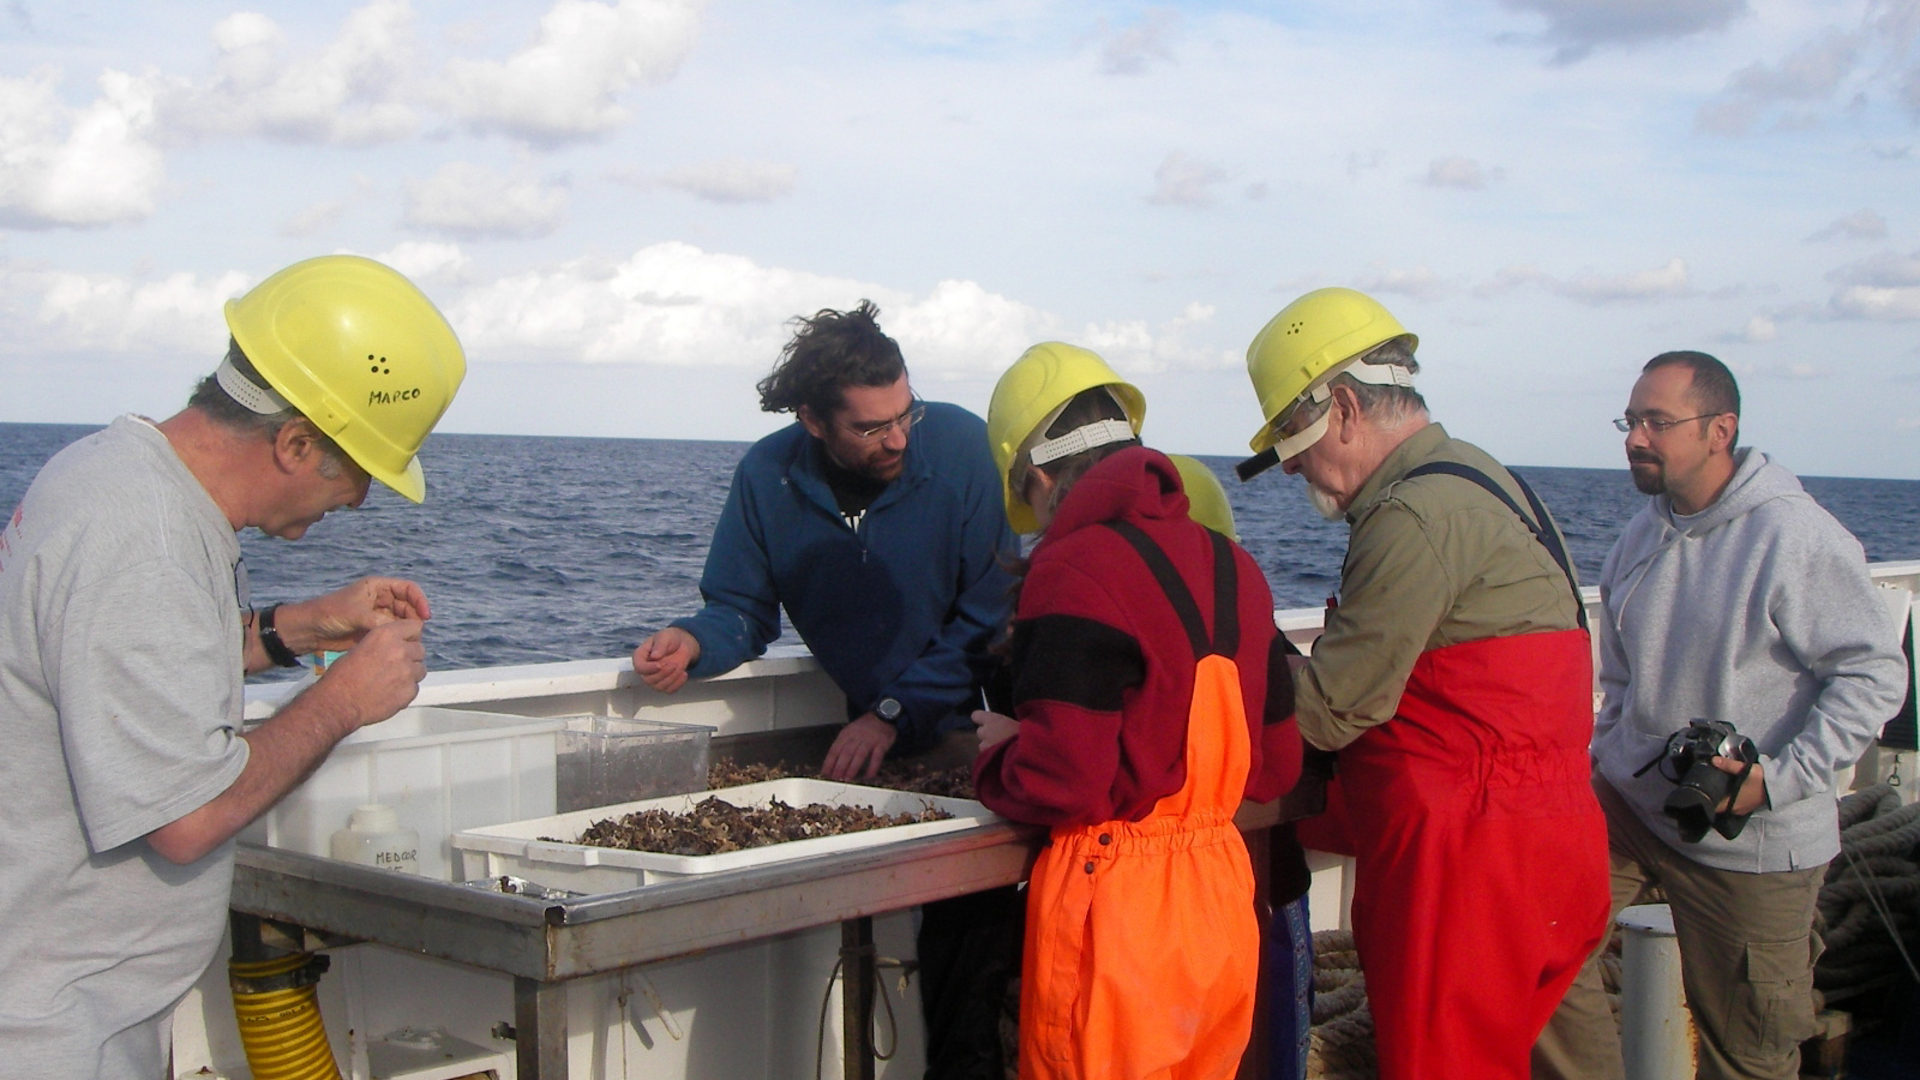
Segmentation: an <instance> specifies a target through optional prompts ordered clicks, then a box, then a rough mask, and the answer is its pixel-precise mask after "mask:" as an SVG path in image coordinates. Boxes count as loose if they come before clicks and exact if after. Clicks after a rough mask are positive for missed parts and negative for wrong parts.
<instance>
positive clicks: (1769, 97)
mask: <svg viewBox="0 0 1920 1080" xmlns="http://www.w3.org/2000/svg"><path fill="white" fill-rule="evenodd" d="M1864 44H1865V40H1864V38H1863V36H1862V35H1860V34H1853V33H1846V32H1843V31H1841V30H1840V29H1838V28H1836V27H1827V28H1826V29H1824V30H1823V31H1822V32H1821V33H1820V35H1819V36H1818V37H1816V38H1814V39H1812V40H1811V41H1806V42H1803V43H1802V44H1800V45H1799V46H1798V47H1796V48H1795V49H1794V50H1793V51H1792V52H1790V53H1788V54H1787V56H1786V58H1785V59H1783V60H1781V61H1780V62H1779V63H1778V64H1771V65H1770V64H1752V65H1749V66H1747V67H1744V68H1741V69H1740V70H1739V71H1736V72H1734V73H1733V75H1732V76H1730V77H1729V78H1728V79H1727V86H1726V89H1724V90H1722V91H1721V92H1720V93H1719V95H1717V96H1716V97H1714V98H1713V99H1712V100H1709V101H1707V102H1706V103H1705V104H1703V105H1701V106H1700V111H1699V113H1698V114H1697V115H1696V117H1695V120H1694V125H1695V127H1697V128H1698V129H1699V130H1701V131H1705V132H1710V133H1712V134H1716V135H1744V134H1746V133H1747V131H1749V130H1750V129H1751V128H1752V127H1753V125H1754V124H1756V123H1758V122H1759V120H1760V118H1761V116H1763V115H1764V114H1765V113H1766V111H1767V110H1768V109H1769V108H1770V107H1772V106H1775V105H1778V104H1782V103H1798V104H1807V103H1818V102H1824V101H1826V100H1828V99H1830V98H1831V97H1832V96H1833V94H1834V91H1835V90H1836V89H1838V88H1839V86H1840V84H1841V83H1842V82H1844V81H1845V80H1846V79H1847V77H1848V76H1849V75H1851V74H1852V73H1853V70H1854V68H1855V66H1856V65H1858V64H1859V62H1860V57H1861V53H1862V50H1863V46H1864ZM1783 123H1784V124H1786V125H1787V126H1790V127H1803V126H1814V125H1815V124H1817V123H1818V118H1817V117H1816V116H1814V115H1811V114H1806V115H1801V114H1795V115H1794V116H1791V117H1788V118H1787V119H1785V120H1783Z"/></svg>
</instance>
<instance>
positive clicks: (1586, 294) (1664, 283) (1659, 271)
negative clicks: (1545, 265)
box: [1475, 257, 1694, 305]
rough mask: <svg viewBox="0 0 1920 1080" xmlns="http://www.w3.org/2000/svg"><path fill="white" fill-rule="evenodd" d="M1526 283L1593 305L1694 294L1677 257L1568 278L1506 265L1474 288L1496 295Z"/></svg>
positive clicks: (1684, 265)
mask: <svg viewBox="0 0 1920 1080" xmlns="http://www.w3.org/2000/svg"><path fill="white" fill-rule="evenodd" d="M1525 285H1536V286H1539V287H1540V288H1542V289H1545V290H1547V291H1548V292H1551V293H1555V294H1557V295H1559V296H1564V297H1566V298H1567V299H1569V300H1577V301H1579V302H1580V303H1583V304H1594V305H1600V304H1614V303H1640V302H1645V301H1649V300H1670V299H1676V298H1679V297H1685V296H1692V295H1693V294H1694V290H1693V287H1692V286H1691V284H1689V282H1688V279H1687V263H1686V260H1684V259H1681V258H1678V257H1675V258H1673V259H1670V260H1668V262H1667V265H1665V266H1661V267H1656V268H1654V269H1651V270H1633V271H1629V272H1627V273H1624V274H1599V273H1594V272H1593V271H1590V270H1583V271H1581V272H1580V273H1578V274H1575V275H1573V276H1572V277H1568V278H1559V277H1555V276H1553V275H1552V274H1549V273H1547V272H1546V271H1544V270H1542V269H1540V268H1539V267H1537V266H1529V265H1516V266H1507V267H1502V268H1501V269H1500V270H1499V271H1497V272H1496V273H1495V274H1494V277H1493V280H1492V281H1489V282H1487V283H1486V284H1484V285H1482V286H1480V287H1479V288H1478V289H1477V290H1475V291H1476V292H1477V293H1478V294H1479V295H1481V296H1497V295H1499V294H1501V293H1504V292H1508V291H1510V290H1512V289H1516V288H1519V287H1521V286H1525Z"/></svg>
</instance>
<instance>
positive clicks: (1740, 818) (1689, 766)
mask: <svg viewBox="0 0 1920 1080" xmlns="http://www.w3.org/2000/svg"><path fill="white" fill-rule="evenodd" d="M1716 757H1723V758H1731V759H1733V760H1734V761H1744V762H1746V764H1747V767H1746V768H1745V769H1743V770H1741V771H1740V772H1738V773H1727V772H1721V771H1720V770H1719V769H1717V768H1714V765H1713V759H1714V758H1716ZM1759 760H1760V752H1759V751H1758V750H1757V749H1755V748H1754V745H1753V740H1752V739H1749V738H1747V737H1746V736H1745V735H1742V734H1740V732H1739V731H1737V730H1735V729H1734V726H1733V725H1732V724H1729V723H1727V722H1726V721H1724V720H1689V721H1688V722H1687V726H1686V727H1684V728H1681V729H1680V730H1679V731H1676V732H1674V733H1673V734H1672V735H1669V736H1667V746H1666V749H1665V750H1663V751H1661V753H1660V756H1658V757H1656V758H1654V759H1653V760H1652V761H1649V762H1647V764H1646V766H1645V767H1643V768H1641V770H1640V772H1646V771H1647V769H1650V768H1652V767H1653V766H1655V765H1658V766H1660V775H1662V776H1664V777H1666V778H1667V779H1669V780H1671V781H1673V790H1672V791H1670V792H1668V793H1667V801H1666V805H1665V806H1663V807H1662V810H1664V811H1665V813H1666V815H1667V816H1668V817H1670V818H1672V819H1673V820H1674V823H1675V824H1676V825H1678V826H1679V827H1680V839H1682V840H1685V841H1686V842H1687V843H1689V844H1697V843H1699V842H1700V839H1701V838H1702V837H1704V836H1706V835H1707V829H1708V828H1709V827H1711V828H1712V829H1713V831H1715V832H1717V833H1719V834H1720V835H1721V836H1724V837H1726V838H1727V839H1729V840H1732V839H1733V838H1735V837H1737V836H1739V835H1740V831H1741V830H1742V829H1745V828H1746V827H1747V818H1749V817H1751V816H1752V815H1751V814H1735V813H1733V812H1732V811H1731V809H1729V810H1726V811H1720V812H1716V810H1715V808H1716V807H1718V806H1719V805H1720V804H1721V803H1726V804H1727V805H1728V807H1729V808H1731V806H1732V805H1733V803H1732V798H1733V796H1734V794H1735V793H1736V792H1738V791H1739V790H1740V785H1741V784H1743V783H1745V782H1746V779H1747V776H1748V774H1749V773H1751V772H1752V771H1753V766H1754V764H1755V763H1756V762H1758V761H1759ZM1634 775H1636V776H1638V775H1639V773H1635V774H1634Z"/></svg>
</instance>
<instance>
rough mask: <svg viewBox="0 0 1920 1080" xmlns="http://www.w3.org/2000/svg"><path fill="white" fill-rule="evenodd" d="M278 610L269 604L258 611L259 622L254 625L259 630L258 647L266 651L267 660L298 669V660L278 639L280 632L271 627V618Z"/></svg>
mask: <svg viewBox="0 0 1920 1080" xmlns="http://www.w3.org/2000/svg"><path fill="white" fill-rule="evenodd" d="M279 610H280V605H279V604H269V605H267V606H266V607H264V608H261V609H260V616H259V621H258V622H257V623H255V624H254V625H256V626H257V627H259V630H260V647H261V648H263V649H265V650H267V659H269V660H271V661H273V662H274V663H275V664H278V665H279V666H281V667H299V666H300V658H299V657H298V656H295V655H294V653H293V650H292V649H289V648H287V643H286V642H285V641H283V640H282V639H281V637H280V630H279V628H278V627H276V626H274V625H273V617H274V615H275V613H277V612H278V611H279Z"/></svg>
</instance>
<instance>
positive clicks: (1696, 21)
mask: <svg viewBox="0 0 1920 1080" xmlns="http://www.w3.org/2000/svg"><path fill="white" fill-rule="evenodd" d="M1501 4H1502V6H1504V7H1509V8H1512V9H1514V10H1516V11H1528V12H1533V13H1535V14H1538V15H1542V16H1545V17H1546V20H1547V27H1546V30H1545V31H1544V32H1543V33H1542V34H1541V35H1540V39H1541V40H1542V41H1544V42H1546V43H1547V44H1551V45H1554V46H1557V48H1556V49H1555V51H1554V54H1553V62H1554V63H1556V64H1570V63H1573V62H1575V61H1577V60H1581V59H1584V58H1585V57H1586V56H1587V55H1588V54H1589V53H1591V52H1593V50H1594V49H1596V48H1599V47H1602V46H1607V45H1637V44H1641V43H1643V42H1649V41H1661V40H1668V39H1673V38H1682V37H1687V36H1690V35H1693V34H1698V33H1703V32H1705V31H1708V30H1718V29H1720V28H1721V27H1723V26H1726V25H1727V24H1728V23H1730V22H1732V21H1733V20H1734V19H1736V18H1739V17H1740V16H1742V15H1745V14H1746V13H1747V5H1746V0H1501Z"/></svg>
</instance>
